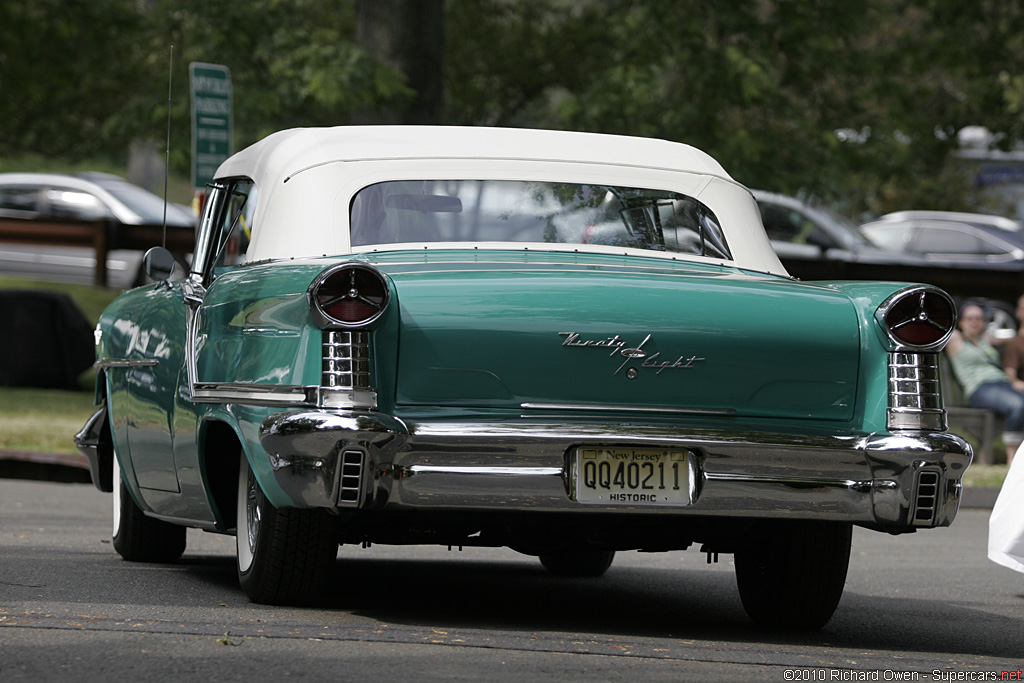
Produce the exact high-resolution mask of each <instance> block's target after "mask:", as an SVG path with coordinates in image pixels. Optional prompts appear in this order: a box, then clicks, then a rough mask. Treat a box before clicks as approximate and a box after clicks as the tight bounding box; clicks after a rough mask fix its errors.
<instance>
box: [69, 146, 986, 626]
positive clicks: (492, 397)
mask: <svg viewBox="0 0 1024 683" xmlns="http://www.w3.org/2000/svg"><path fill="white" fill-rule="evenodd" d="M167 261H168V255H167V253H166V252H165V251H163V250H161V249H160V248H157V249H155V250H153V251H151V252H150V253H149V254H148V255H147V264H148V267H149V269H150V274H151V276H153V277H154V278H155V279H157V280H160V281H159V282H158V283H157V284H152V285H149V286H145V287H140V288H138V289H134V290H132V291H129V292H127V293H125V294H123V295H122V296H121V297H119V298H118V299H117V300H115V301H114V303H113V304H112V305H111V306H110V307H109V308H108V309H107V310H106V312H105V313H104V314H103V316H102V318H101V320H100V322H99V325H98V327H97V329H96V352H97V369H98V383H97V387H96V400H97V405H98V411H97V412H96V414H95V416H94V417H93V418H92V419H91V420H90V421H89V422H88V424H87V425H86V426H85V427H84V428H83V430H82V431H81V433H80V434H79V435H78V436H77V437H76V438H77V441H78V444H79V447H80V448H81V449H82V451H83V452H85V453H86V455H88V457H89V459H90V462H91V465H92V475H93V481H94V483H95V484H96V486H97V487H99V488H100V489H101V490H103V491H112V492H113V507H114V530H113V544H114V547H115V548H116V550H117V552H118V553H120V554H121V555H122V556H123V557H124V558H125V559H127V560H133V561H142V562H169V561H173V560H175V559H176V558H178V557H179V556H180V555H181V554H182V553H183V551H184V548H185V538H186V536H185V530H186V527H193V528H200V529H205V530H207V531H211V532H217V533H225V534H233V535H235V537H236V538H237V556H238V577H239V581H240V583H241V587H242V589H243V591H244V592H245V593H246V594H247V595H248V596H249V597H250V598H251V599H252V600H254V601H256V602H262V603H274V604H309V603H315V602H316V601H317V600H318V599H320V598H321V597H322V596H324V595H325V593H327V592H329V591H334V592H338V593H341V592H343V591H346V590H351V586H345V585H337V584H335V583H333V582H332V576H331V574H332V569H333V568H334V566H335V564H336V562H337V559H338V546H339V544H370V543H384V544H388V543H393V544H408V543H423V544H441V545H447V546H508V547H510V548H513V549H515V550H517V551H520V552H522V553H526V554H529V555H535V556H537V557H539V558H540V562H541V563H542V564H543V566H544V567H546V568H547V570H549V571H550V572H553V573H556V574H560V575H564V576H569V577H580V576H591V577H592V576H599V575H600V574H602V573H603V572H604V571H605V570H606V569H607V568H608V567H609V565H610V564H611V563H612V561H613V556H614V553H615V552H617V551H623V550H642V551H668V550H680V549H686V548H689V547H691V546H694V547H696V548H699V550H700V551H701V552H705V553H708V554H709V559H712V558H715V559H717V557H718V555H719V554H731V555H733V561H734V563H735V569H736V579H737V585H738V588H739V592H740V596H741V598H742V601H743V604H744V607H745V609H746V610H747V612H748V614H749V615H750V617H751V618H752V619H754V620H755V621H757V622H761V623H768V624H781V625H788V626H797V627H817V626H820V625H822V624H824V623H825V622H826V621H828V619H829V618H830V617H831V615H832V613H833V612H834V610H835V608H836V606H837V603H838V602H839V599H840V596H841V595H842V591H843V585H844V583H845V578H846V571H847V564H848V560H849V555H850V542H851V532H852V527H853V526H854V525H857V526H861V527H865V528H868V529H874V530H878V531H882V532H888V533H892V534H901V533H906V532H912V531H916V530H918V529H927V528H931V527H940V526H945V525H948V524H950V523H951V522H952V521H953V518H954V516H955V515H956V511H957V506H958V503H959V499H960V493H961V477H962V475H963V473H964V470H965V469H966V468H967V466H968V464H969V462H970V460H971V452H970V448H969V446H968V445H967V444H966V443H965V442H964V441H963V440H961V439H960V438H958V437H957V436H954V435H952V434H949V433H947V432H946V431H945V413H944V411H943V407H942V403H941V398H940V389H939V377H938V371H937V354H938V352H939V351H940V350H941V348H942V347H943V345H944V344H945V342H946V340H947V338H948V336H949V334H950V332H951V330H952V329H953V326H954V323H955V318H956V313H955V309H954V306H953V303H952V301H951V300H950V298H949V297H948V296H947V295H946V294H945V293H943V292H942V291H940V290H938V289H935V288H933V287H929V286H922V285H914V284H901V283H891V282H799V281H796V280H794V279H793V278H791V277H789V276H788V275H787V274H786V272H785V270H784V269H783V267H782V266H781V265H780V263H779V260H778V258H777V257H776V255H775V253H774V252H773V251H772V249H771V246H770V245H769V242H768V239H767V237H766V236H765V232H764V229H763V228H762V225H761V220H760V218H759V214H758V209H757V205H756V204H755V202H754V199H753V198H752V197H751V194H750V192H748V191H747V190H746V189H745V188H744V187H743V186H741V185H740V184H738V183H737V182H735V181H734V180H732V179H731V178H730V177H729V175H728V174H727V173H726V171H725V170H723V169H722V167H721V166H720V165H719V164H718V163H717V162H716V161H715V160H713V159H712V158H710V157H709V156H708V155H706V154H704V153H702V152H700V151H698V150H695V149H693V148H691V147H688V146H686V145H682V144H677V143H671V142H665V141H661V140H653V139H639V138H629V137H617V136H608V135H597V134H584V133H571V132H556V131H540V130H512V129H488V128H446V127H401V126H396V127H339V128H330V129H301V130H288V131H283V132H279V133H276V134H274V135H271V136H269V137H267V138H266V139H264V140H262V141H261V142H258V143H256V144H255V145H253V146H251V147H249V148H248V149H246V150H244V151H242V152H240V153H238V154H236V155H235V156H233V157H231V158H229V159H228V160H227V161H226V162H225V163H224V164H223V165H222V166H221V167H220V169H219V171H218V172H217V174H216V180H215V182H214V183H213V184H212V185H211V186H210V188H209V194H208V199H207V201H206V204H205V208H204V211H203V214H202V216H201V219H200V226H199V230H198V235H197V241H196V246H195V257H194V262H193V264H192V270H191V272H190V273H189V274H188V275H187V276H186V277H185V278H184V279H181V280H178V281H169V280H168V279H167V277H168V273H169V269H166V266H167ZM567 580H568V579H567ZM342 599H343V598H342Z"/></svg>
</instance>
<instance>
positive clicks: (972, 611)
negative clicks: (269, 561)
mask: <svg viewBox="0 0 1024 683" xmlns="http://www.w3.org/2000/svg"><path fill="white" fill-rule="evenodd" d="M109 503H110V498H109V496H108V495H107V494H102V493H99V492H98V491H96V490H95V489H93V488H92V487H91V486H90V485H84V484H56V483H42V482H29V481H18V480H0V681H4V683H10V682H13V681H22V680H32V681H39V680H42V681H48V680H61V681H64V680H75V681H92V680H103V681H108V680H115V679H120V680H143V679H145V680H146V681H152V680H189V679H192V678H198V677H201V676H202V677H209V678H210V679H211V680H216V681H218V682H219V681H235V680H239V681H241V680H244V681H262V680H280V678H281V677H284V676H287V677H288V680H289V681H344V680H352V679H357V678H358V679H361V680H373V681H390V680H403V681H409V682H412V681H415V682H417V683H418V682H419V681H433V680H446V681H447V680H466V681H470V680H473V681H476V680H501V681H531V683H536V682H537V681H549V680H552V681H553V680H558V681H606V680H609V681H612V680H614V681H618V680H630V681H637V680H643V681H680V680H688V681H689V680H750V681H787V680H800V681H831V680H947V681H949V680H985V677H987V676H989V675H994V676H995V677H996V678H995V679H994V680H999V679H1000V676H1003V672H1009V675H1010V676H1011V677H1010V678H1005V677H1004V678H1003V679H1002V680H1021V677H1020V674H1019V673H1017V672H1018V671H1019V669H1021V668H1022V666H1024V640H1022V636H1024V628H1022V621H1021V619H1022V617H1024V575H1021V574H1016V573H1014V572H1011V571H1009V570H1006V569H1004V568H1002V567H999V566H997V565H995V564H993V563H991V562H989V561H988V560H987V559H986V558H985V544H986V535H987V524H988V514H989V513H988V511H987V510H975V509H969V510H962V511H961V513H960V516H959V517H958V519H957V521H956V523H955V524H954V526H953V527H952V528H950V529H939V530H930V531H924V532H920V533H918V534H914V535H909V536H899V537H891V536H887V535H883V534H879V533H874V532H867V531H861V530H857V531H855V534H854V545H853V557H852V560H851V567H850V574H849V578H848V581H847V587H846V593H845V595H844V597H843V600H842V602H841V603H840V605H839V609H838V611H837V612H836V615H835V617H833V619H832V621H831V622H830V623H829V624H828V625H827V626H826V627H825V628H824V629H822V630H820V631H816V632H812V633H799V632H798V633H792V632H783V631H771V630H766V629H761V628H758V627H755V626H753V625H752V624H751V623H750V622H749V621H748V620H747V618H746V616H745V614H744V612H743V609H742V606H741V605H740V601H739V597H738V595H737V594H736V589H735V583H734V579H733V572H732V564H731V558H729V557H727V556H722V558H721V561H720V562H719V563H718V564H710V565H709V564H707V563H706V560H705V556H704V555H703V554H701V553H699V552H697V551H696V550H691V551H688V552H680V553H668V554H653V555H649V554H639V553H620V554H619V556H618V557H617V558H616V562H615V564H614V565H613V567H612V568H611V569H610V570H609V572H608V574H606V575H605V576H604V577H603V578H601V579H589V580H578V579H577V580H572V579H556V578H552V577H548V576H547V575H546V574H545V573H544V572H543V571H542V569H541V568H540V565H539V563H538V562H537V561H536V560H534V559H532V558H527V557H523V556H520V555H517V554H515V553H513V552H511V551H506V550H477V549H466V550H465V551H462V552H459V551H458V550H457V549H456V550H454V551H452V552H449V551H448V550H447V549H446V548H395V547H384V546H374V547H373V548H370V549H363V548H358V547H349V546H345V547H343V548H342V549H341V551H340V552H339V556H338V558H339V565H338V591H337V593H336V594H335V595H333V596H331V597H330V599H329V600H328V602H327V604H325V605H324V606H323V607H322V608H317V609H292V608H280V607H266V606H261V605H254V604H251V603H249V602H248V601H247V600H246V599H245V597H244V596H243V595H242V593H241V592H240V590H239V589H238V587H237V583H236V579H235V576H234V564H233V562H234V560H233V553H234V539H233V538H230V537H221V536H216V535H211V534H204V533H201V532H190V536H189V549H188V550H187V551H186V554H185V556H184V558H183V559H182V560H181V561H180V562H178V563H176V564H173V565H140V564H131V563H127V562H123V561H121V560H120V559H119V558H118V557H117V555H116V554H115V552H114V550H113V548H112V547H111V545H110V530H109V517H110V512H109ZM1012 676H1017V678H1012ZM129 677H130V678H129ZM989 680H993V679H991V678H990V679H989Z"/></svg>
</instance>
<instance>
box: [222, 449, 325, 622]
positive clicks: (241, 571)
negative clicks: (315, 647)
mask: <svg viewBox="0 0 1024 683" xmlns="http://www.w3.org/2000/svg"><path fill="white" fill-rule="evenodd" d="M237 513H238V529H237V531H236V533H235V536H236V546H237V549H238V583H239V584H240V585H241V586H242V590H243V591H245V594H246V595H248V596H249V599H250V600H252V601H253V602H259V603H263V604H268V605H308V604H312V603H315V602H317V601H318V600H320V599H321V598H322V597H323V595H324V592H325V591H326V589H327V584H328V581H329V579H330V575H331V570H332V568H333V567H334V561H335V559H336V558H337V556H338V536H337V526H336V519H335V518H334V517H333V516H331V515H330V514H328V513H327V512H326V511H324V510H320V509H296V508H281V509H279V508H276V507H274V506H273V505H271V504H270V501H268V500H267V498H266V496H265V495H264V494H263V490H262V489H260V486H259V483H258V482H257V481H256V477H255V476H254V475H253V473H252V470H251V469H250V468H249V462H248V460H246V458H245V456H244V455H243V456H242V460H241V464H240V467H239V474H238V507H237Z"/></svg>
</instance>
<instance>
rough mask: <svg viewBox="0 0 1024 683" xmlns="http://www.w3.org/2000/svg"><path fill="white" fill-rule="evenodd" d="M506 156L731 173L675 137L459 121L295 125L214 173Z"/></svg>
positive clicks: (280, 175) (282, 172)
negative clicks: (334, 163) (441, 123)
mask: <svg viewBox="0 0 1024 683" xmlns="http://www.w3.org/2000/svg"><path fill="white" fill-rule="evenodd" d="M385 159H509V160H513V159H514V160H522V161H562V162H570V163H572V162H577V163H585V164H586V163H592V164H615V165H621V166H635V165H640V166H644V167H649V168H661V169H665V170H673V171H690V172H693V173H706V174H711V175H717V176H721V177H723V178H728V177H729V175H728V174H727V173H726V172H725V169H723V168H722V166H721V165H720V164H719V163H718V162H717V161H715V160H714V159H713V158H712V157H710V156H709V155H707V154H705V153H704V152H702V151H700V150H699V149H696V148H694V147H691V146H689V145H684V144H681V143H678V142H668V141H666V140H657V139H654V138H634V137H626V136H622V135H605V134H601V133H579V132H572V131H556V130H534V129H526V128H484V127H459V126H337V127H334V128H293V129H291V130H283V131H280V132H277V133H273V134H272V135H269V136H267V137H266V138H264V139H262V140H260V141H259V142H257V143H255V144H253V145H252V146H250V147H248V148H246V149H244V150H242V151H241V152H239V153H238V154H235V155H234V156H232V157H231V158H230V159H228V160H227V161H225V162H224V163H223V164H221V166H220V168H219V169H218V170H217V174H216V177H217V178H228V177H234V176H251V174H253V173H255V174H257V175H259V176H260V177H259V178H253V180H255V181H256V182H257V184H262V183H263V182H266V181H268V180H269V181H275V180H276V181H283V180H285V179H286V178H289V177H291V176H293V175H295V174H296V173H299V172H301V171H302V170H304V169H307V168H311V167H314V166H319V165H321V164H325V163H330V162H332V161H361V160H385Z"/></svg>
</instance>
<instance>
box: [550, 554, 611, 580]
mask: <svg viewBox="0 0 1024 683" xmlns="http://www.w3.org/2000/svg"><path fill="white" fill-rule="evenodd" d="M614 559H615V551H614V550H587V549H582V548H578V549H573V550H560V551H558V552H554V553H542V554H541V555H540V563H541V564H542V565H544V568H545V569H547V570H548V571H549V572H551V573H552V574H557V575H558V576H581V577H583V576H590V577H593V576H601V575H602V574H604V573H605V572H606V571H608V567H610V566H612V560H614Z"/></svg>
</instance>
